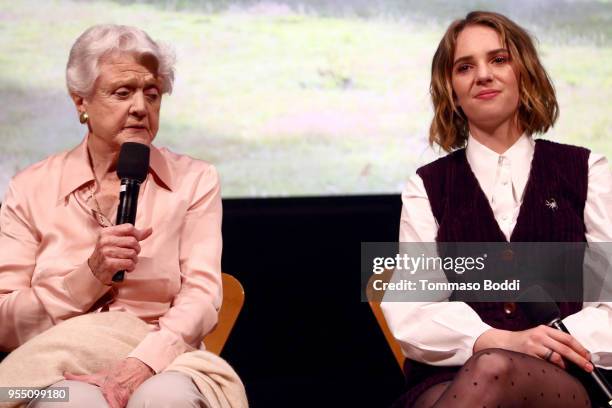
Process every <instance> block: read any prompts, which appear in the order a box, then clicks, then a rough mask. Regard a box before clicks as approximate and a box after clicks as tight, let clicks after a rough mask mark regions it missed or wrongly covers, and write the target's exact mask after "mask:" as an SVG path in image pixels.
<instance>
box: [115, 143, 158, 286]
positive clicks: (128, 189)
mask: <svg viewBox="0 0 612 408" xmlns="http://www.w3.org/2000/svg"><path fill="white" fill-rule="evenodd" d="M150 152H151V150H150V149H149V146H147V145H145V144H142V143H134V142H125V143H124V144H122V145H121V151H120V152H119V160H118V162H117V176H119V178H120V179H121V187H120V189H119V208H118V209H117V221H116V222H115V225H120V224H126V223H129V224H132V225H134V224H135V223H136V208H137V207H138V192H139V191H140V183H142V182H143V181H145V179H146V178H147V173H148V172H149V156H150ZM124 276H125V271H119V272H117V273H116V274H115V275H114V276H113V282H122V281H123V278H124Z"/></svg>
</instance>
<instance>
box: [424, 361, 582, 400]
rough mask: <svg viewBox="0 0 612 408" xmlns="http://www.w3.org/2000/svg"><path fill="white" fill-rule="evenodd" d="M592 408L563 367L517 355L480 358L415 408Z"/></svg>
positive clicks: (576, 383)
mask: <svg viewBox="0 0 612 408" xmlns="http://www.w3.org/2000/svg"><path fill="white" fill-rule="evenodd" d="M446 407H453V408H464V407H465V408H519V407H521V408H523V407H538V408H547V407H555V408H559V407H564V408H578V407H582V408H590V407H591V401H590V399H589V396H588V394H587V392H586V390H585V389H584V387H583V386H582V384H581V383H580V382H579V381H578V380H577V379H575V378H574V377H572V376H571V375H570V374H568V373H567V372H566V371H565V370H563V369H562V368H559V367H558V366H556V365H553V364H551V363H549V362H547V361H544V360H542V359H539V358H536V357H532V356H529V355H526V354H522V353H516V352H514V351H508V350H502V349H487V350H481V351H479V352H478V353H475V354H474V355H473V356H472V357H471V358H470V359H469V360H468V361H466V363H465V365H464V366H463V367H462V368H461V370H460V371H459V372H458V373H457V376H456V377H455V379H454V380H453V381H451V382H447V383H442V384H437V385H435V386H433V387H431V388H429V389H428V390H427V391H425V392H424V393H423V394H422V395H421V396H420V397H419V399H418V400H417V402H416V403H415V405H414V408H446Z"/></svg>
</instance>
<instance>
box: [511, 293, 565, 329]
mask: <svg viewBox="0 0 612 408" xmlns="http://www.w3.org/2000/svg"><path fill="white" fill-rule="evenodd" d="M517 302H526V303H521V307H522V309H523V310H524V311H525V314H526V315H527V317H529V318H530V319H531V321H534V322H537V323H538V324H549V323H551V322H552V321H554V320H556V319H558V318H559V317H560V316H561V311H560V310H559V306H557V303H556V302H555V301H554V300H553V298H551V297H550V295H549V294H548V292H546V291H545V290H544V289H542V287H541V286H539V285H534V286H531V287H530V288H528V289H526V290H525V291H524V292H523V293H522V294H521V295H520V296H519V297H518V299H517Z"/></svg>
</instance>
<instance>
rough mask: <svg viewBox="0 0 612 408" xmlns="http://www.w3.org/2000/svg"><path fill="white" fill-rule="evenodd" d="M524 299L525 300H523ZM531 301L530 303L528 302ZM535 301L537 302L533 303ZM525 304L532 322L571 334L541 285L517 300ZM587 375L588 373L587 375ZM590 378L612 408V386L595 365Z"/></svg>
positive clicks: (555, 305) (526, 312) (535, 286)
mask: <svg viewBox="0 0 612 408" xmlns="http://www.w3.org/2000/svg"><path fill="white" fill-rule="evenodd" d="M521 299H523V300H521ZM527 299H529V300H530V301H529V302H526V300H527ZM533 300H537V301H536V302H533ZM517 301H519V302H526V303H523V304H522V305H523V309H524V311H525V314H526V315H527V317H529V318H530V319H531V320H532V321H535V322H538V323H539V324H545V325H547V326H550V327H553V328H555V329H557V330H561V331H562V332H564V333H567V334H570V332H569V330H567V327H565V325H564V324H563V322H562V321H561V317H560V315H561V312H560V311H559V307H558V306H557V303H556V302H555V301H554V300H553V299H552V298H551V297H550V295H549V294H548V293H547V292H546V291H545V290H544V289H542V287H541V286H539V285H534V286H532V287H530V288H529V289H527V290H525V291H524V292H523V293H522V294H521V295H520V296H519V298H518V299H517ZM585 374H586V373H585ZM588 374H589V377H590V378H591V380H592V381H593V383H594V384H595V386H596V387H595V388H597V389H599V390H600V391H601V392H602V394H603V395H604V396H605V397H606V400H607V401H608V406H610V407H612V391H611V389H612V388H611V387H610V384H608V382H607V381H606V379H605V378H604V376H603V375H602V373H601V371H600V370H599V368H597V367H595V364H593V371H591V372H590V373H588Z"/></svg>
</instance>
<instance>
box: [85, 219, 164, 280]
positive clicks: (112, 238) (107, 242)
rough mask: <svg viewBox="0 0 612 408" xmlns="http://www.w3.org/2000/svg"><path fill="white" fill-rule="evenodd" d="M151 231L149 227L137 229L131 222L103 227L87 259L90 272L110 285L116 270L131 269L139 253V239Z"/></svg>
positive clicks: (147, 235)
mask: <svg viewBox="0 0 612 408" xmlns="http://www.w3.org/2000/svg"><path fill="white" fill-rule="evenodd" d="M152 233H153V230H152V229H151V228H147V229H144V230H139V229H137V228H136V227H134V226H133V225H132V224H121V225H116V226H113V227H107V228H104V229H103V230H102V231H101V232H100V235H99V236H98V241H97V242H96V248H95V249H94V251H93V254H92V255H91V257H90V258H89V260H88V264H89V268H90V269H91V272H92V273H93V274H94V276H95V277H96V278H98V280H100V282H102V283H104V284H105V285H110V284H111V283H112V279H113V276H114V275H115V273H117V272H118V271H126V272H131V271H133V270H134V268H135V267H136V264H137V263H138V254H139V253H140V244H139V241H142V240H144V239H146V238H148V237H149V236H150V235H151V234H152Z"/></svg>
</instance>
